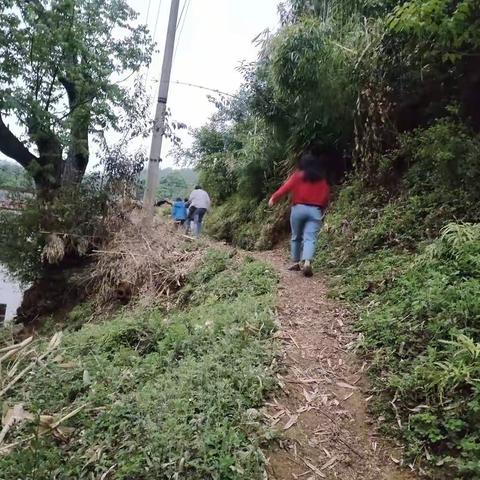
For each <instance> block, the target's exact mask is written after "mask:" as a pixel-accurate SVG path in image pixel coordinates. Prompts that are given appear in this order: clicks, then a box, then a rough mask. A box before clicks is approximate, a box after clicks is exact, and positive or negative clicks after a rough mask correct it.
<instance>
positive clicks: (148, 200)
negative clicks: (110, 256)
mask: <svg viewBox="0 0 480 480" xmlns="http://www.w3.org/2000/svg"><path fill="white" fill-rule="evenodd" d="M179 6H180V0H172V4H171V6H170V18H169V20H168V30H167V39H166V41H165V53H164V55H163V65H162V77H161V79H160V86H159V87H158V101H157V109H156V112H155V120H154V122H153V135H152V146H151V148H150V159H149V161H148V174H147V188H146V190H145V196H144V198H143V209H144V211H145V213H146V216H147V218H153V211H154V210H153V209H154V203H155V194H156V191H157V188H158V176H159V168H160V161H161V159H160V154H161V151H162V141H163V134H164V132H165V116H166V112H167V97H168V90H169V88H170V74H171V72H172V60H173V51H174V47H175V35H176V33H177V20H178V10H179Z"/></svg>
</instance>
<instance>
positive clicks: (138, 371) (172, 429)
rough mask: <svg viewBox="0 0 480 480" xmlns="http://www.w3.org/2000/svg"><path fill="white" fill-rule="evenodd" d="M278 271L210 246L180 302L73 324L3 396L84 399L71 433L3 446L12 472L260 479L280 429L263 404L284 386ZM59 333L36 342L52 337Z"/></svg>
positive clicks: (42, 411) (63, 404)
mask: <svg viewBox="0 0 480 480" xmlns="http://www.w3.org/2000/svg"><path fill="white" fill-rule="evenodd" d="M276 283H277V279H276V277H275V274H274V273H273V272H272V270H271V268H270V267H268V266H267V265H265V264H262V263H259V262H256V261H253V260H249V259H246V260H239V259H238V258H235V257H232V256H231V255H228V254H226V253H223V252H219V251H214V250H212V251H209V252H208V253H207V254H206V255H205V257H204V260H203V261H202V264H201V266H200V267H199V269H198V270H197V271H196V272H195V273H194V274H193V275H192V276H191V278H190V280H189V283H188V285H187V286H186V287H185V289H184V290H183V291H181V292H180V297H179V308H178V309H177V310H175V311H171V312H166V311H163V310H162V309H150V310H148V311H145V310H141V309H135V310H128V311H124V312H123V313H120V314H118V315H117V316H115V317H114V318H112V319H111V320H109V321H105V322H102V323H96V324H93V323H90V324H85V325H83V326H82V327H81V328H79V322H80V321H81V318H80V317H82V315H85V317H86V318H89V311H88V310H89V309H88V308H77V309H76V310H75V313H74V316H75V318H76V320H77V321H76V322H75V330H76V331H74V330H73V329H69V330H66V331H65V332H64V337H63V340H62V343H61V345H60V347H58V350H56V353H55V355H52V357H49V361H46V362H45V363H44V364H40V365H37V366H36V367H35V370H34V374H33V375H31V376H29V377H28V378H27V379H26V380H24V381H23V382H19V383H18V384H17V385H16V386H15V388H14V389H13V390H11V391H10V392H9V395H8V398H7V399H3V403H4V407H6V406H7V404H8V405H10V406H11V405H13V404H16V403H19V402H21V403H22V404H23V405H24V408H25V409H26V410H27V411H29V412H32V413H34V414H35V416H38V418H40V415H55V416H56V418H58V417H61V416H62V415H65V414H66V413H68V412H71V411H74V410H75V409H76V408H78V407H81V406H84V408H83V409H82V410H81V411H80V412H79V413H77V414H76V415H75V416H73V417H72V418H71V419H70V420H68V421H67V422H65V425H64V426H66V427H72V428H73V429H74V430H72V431H69V432H70V433H69V436H70V438H69V440H68V441H61V440H59V438H55V437H54V436H53V435H51V433H48V434H45V435H38V433H37V431H38V422H37V421H31V422H25V423H23V424H21V425H19V426H18V427H16V428H15V429H14V431H12V432H10V434H9V436H8V437H7V440H8V442H14V441H15V440H18V439H21V438H25V437H26V436H28V435H29V434H32V439H31V440H30V441H29V442H27V443H25V444H22V445H21V446H19V447H18V448H16V449H15V450H14V452H12V453H10V454H9V455H6V456H2V457H0V471H1V477H2V479H5V480H14V479H17V478H22V479H26V480H27V479H32V480H33V479H40V478H65V479H66V478H75V479H87V478H88V479H89V478H92V476H94V477H99V476H101V475H102V474H103V473H105V472H106V471H108V469H110V468H112V469H113V471H114V472H115V478H118V479H134V478H135V479H156V480H157V479H162V478H164V479H170V478H189V479H199V480H200V479H202V480H204V479H207V478H211V479H222V480H224V479H245V480H247V479H248V480H251V479H255V478H258V479H261V478H263V472H264V466H265V458H264V457H263V454H262V453H261V450H260V447H261V445H262V443H263V442H265V441H266V440H268V438H269V436H270V433H269V432H268V430H266V429H265V428H264V426H263V425H262V422H261V414H260V413H259V409H260V408H261V407H262V405H263V402H264V399H265V396H266V395H267V394H268V393H269V392H271V391H272V389H274V388H275V381H274V377H273V373H274V359H275V351H274V345H273V343H272V335H271V334H272V331H273V330H274V323H273V313H272V308H273V300H274V292H275V289H276ZM47 343H48V338H46V339H45V340H44V341H42V342H41V343H40V344H38V345H37V348H38V349H39V350H42V349H43V348H46V344H47Z"/></svg>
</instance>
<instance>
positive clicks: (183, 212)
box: [172, 198, 187, 226]
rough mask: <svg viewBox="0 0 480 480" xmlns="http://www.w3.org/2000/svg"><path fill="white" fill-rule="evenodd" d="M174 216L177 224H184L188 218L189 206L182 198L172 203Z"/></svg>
mask: <svg viewBox="0 0 480 480" xmlns="http://www.w3.org/2000/svg"><path fill="white" fill-rule="evenodd" d="M172 218H173V220H174V222H175V224H176V225H177V226H178V225H183V224H184V223H185V220H186V219H187V207H186V206H185V202H184V201H183V200H182V199H181V198H177V199H176V200H175V202H174V203H173V205H172Z"/></svg>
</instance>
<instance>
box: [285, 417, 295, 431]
mask: <svg viewBox="0 0 480 480" xmlns="http://www.w3.org/2000/svg"><path fill="white" fill-rule="evenodd" d="M297 422H298V415H292V416H290V419H289V420H288V422H287V423H286V424H285V426H284V427H283V429H284V430H288V429H289V428H291V427H293V426H294V425H295V424H296V423H297Z"/></svg>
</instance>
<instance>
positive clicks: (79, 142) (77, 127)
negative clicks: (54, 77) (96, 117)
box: [59, 77, 92, 185]
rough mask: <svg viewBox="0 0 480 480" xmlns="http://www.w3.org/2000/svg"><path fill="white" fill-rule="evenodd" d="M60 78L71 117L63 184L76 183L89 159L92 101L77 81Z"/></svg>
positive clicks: (79, 180)
mask: <svg viewBox="0 0 480 480" xmlns="http://www.w3.org/2000/svg"><path fill="white" fill-rule="evenodd" d="M59 80H60V82H61V83H62V85H63V86H64V88H65V91H66V92H67V96H68V104H69V107H70V118H71V128H70V147H69V149H68V155H67V160H66V162H65V165H64V169H63V174H62V184H63V185H76V184H78V183H80V182H81V181H82V178H83V175H84V174H85V170H86V169H87V165H88V160H89V149H88V127H89V125H90V119H91V113H90V109H91V103H92V101H91V99H90V98H89V97H88V93H85V92H83V93H82V89H79V88H78V84H77V83H76V82H74V81H72V80H69V79H68V78H66V77H61V78H60V79H59ZM86 95H87V96H86Z"/></svg>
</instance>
